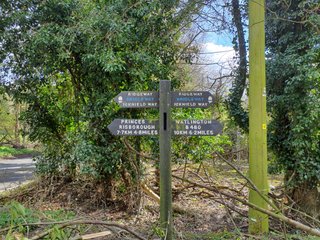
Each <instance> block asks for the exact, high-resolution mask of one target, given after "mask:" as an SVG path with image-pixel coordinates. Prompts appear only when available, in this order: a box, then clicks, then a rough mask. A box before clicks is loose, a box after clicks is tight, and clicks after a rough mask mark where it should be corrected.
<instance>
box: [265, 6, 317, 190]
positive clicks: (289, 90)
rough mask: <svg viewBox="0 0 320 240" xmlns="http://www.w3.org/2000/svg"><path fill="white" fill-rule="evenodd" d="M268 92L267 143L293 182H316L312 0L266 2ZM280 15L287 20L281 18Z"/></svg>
mask: <svg viewBox="0 0 320 240" xmlns="http://www.w3.org/2000/svg"><path fill="white" fill-rule="evenodd" d="M268 5H269V8H270V9H272V11H275V13H277V14H278V16H279V18H274V17H273V14H271V13H270V14H269V15H270V16H269V17H268V22H267V48H268V61H267V64H268V65H267V80H268V86H267V92H268V100H269V101H268V109H269V112H270V115H271V117H272V121H271V122H270V126H269V144H270V147H271V149H272V150H273V151H274V153H275V155H276V160H277V163H278V165H279V166H281V167H282V168H283V169H284V170H285V171H286V173H289V174H290V173H291V174H292V173H293V172H294V173H295V179H294V180H295V182H294V183H295V184H297V183H301V182H309V183H310V184H311V185H313V186H316V184H317V182H319V180H320V145H319V144H320V128H319V122H320V70H319V69H320V48H319V42H320V35H319V34H315V31H316V28H319V26H320V25H319V21H318V20H319V16H318V14H317V13H316V12H314V11H313V10H314V7H315V6H316V1H295V2H292V4H291V5H290V6H285V5H284V4H283V2H281V1H269V3H268ZM280 18H283V19H291V20H290V21H283V20H281V19H280Z"/></svg>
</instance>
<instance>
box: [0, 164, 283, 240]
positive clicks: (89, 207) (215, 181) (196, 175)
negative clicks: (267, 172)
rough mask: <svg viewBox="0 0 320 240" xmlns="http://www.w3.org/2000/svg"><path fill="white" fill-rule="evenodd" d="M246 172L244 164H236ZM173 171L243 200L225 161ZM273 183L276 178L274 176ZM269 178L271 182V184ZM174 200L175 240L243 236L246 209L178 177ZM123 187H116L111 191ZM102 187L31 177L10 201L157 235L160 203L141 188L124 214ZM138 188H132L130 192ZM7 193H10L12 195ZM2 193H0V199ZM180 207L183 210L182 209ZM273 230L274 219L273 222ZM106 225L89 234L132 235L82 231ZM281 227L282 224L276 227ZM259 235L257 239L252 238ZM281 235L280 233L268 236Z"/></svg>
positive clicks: (243, 190) (147, 180)
mask: <svg viewBox="0 0 320 240" xmlns="http://www.w3.org/2000/svg"><path fill="white" fill-rule="evenodd" d="M236 164H237V165H238V167H239V168H241V171H242V172H244V173H246V170H247V166H246V163H245V162H243V163H236ZM148 172H149V173H148V174H146V175H144V180H143V182H144V184H146V185H147V186H148V187H149V188H150V189H152V191H153V192H155V193H157V192H158V190H159V189H158V187H157V184H156V182H155V179H156V178H155V176H154V172H155V171H154V170H152V169H148ZM173 174H174V175H177V176H180V177H184V178H186V179H189V180H192V181H195V182H199V183H203V184H207V185H209V186H215V187H216V188H218V189H221V191H227V192H228V193H230V194H233V195H236V196H238V197H241V198H243V199H247V196H248V190H247V187H246V184H245V180H244V179H243V178H241V177H240V176H239V175H238V174H237V173H236V171H235V170H234V169H232V168H231V167H229V166H227V165H225V164H222V163H220V164H217V163H211V162H207V163H204V164H202V165H201V166H199V165H198V164H190V165H174V167H173ZM274 182H276V183H277V182H280V181H277V180H274ZM274 182H273V183H274ZM172 185H173V204H174V205H176V206H178V208H179V209H180V210H181V209H182V211H179V212H180V213H176V212H175V213H174V219H173V221H174V232H175V239H177V240H180V239H181V240H182V239H186V240H187V239H190V240H191V239H194V240H195V239H199V240H201V239H204V240H205V239H248V238H249V237H250V235H249V234H248V233H247V229H248V219H247V211H248V208H247V207H246V206H244V205H242V204H240V203H238V202H236V201H235V200H232V199H226V198H224V197H223V196H222V195H219V194H216V193H215V194H212V193H211V194H210V193H209V192H208V191H207V190H205V189H200V188H197V187H194V186H193V185H191V184H188V183H186V182H184V181H182V180H178V179H176V178H173V184H172ZM121 188H123V186H118V189H115V190H116V191H119V189H121ZM102 189H103V186H99V185H93V184H91V183H89V182H86V181H85V180H78V181H76V182H69V183H66V182H63V181H59V180H57V179H49V180H47V181H46V182H44V181H38V182H37V181H36V182H35V183H33V184H31V185H29V186H28V187H26V188H24V190H23V191H20V192H18V193H16V195H15V200H17V201H19V202H22V203H23V204H25V205H26V206H28V207H32V208H36V209H39V210H48V209H50V210H55V209H65V210H71V211H73V212H75V213H76V217H77V218H81V219H86V220H89V219H90V220H103V221H110V222H116V223H119V224H123V225H126V226H128V227H130V228H131V229H132V230H134V231H136V232H137V233H139V234H141V235H142V236H144V237H146V238H147V239H160V238H159V234H161V232H159V229H160V228H159V225H158V221H159V204H158V203H157V202H156V201H155V199H153V198H151V197H150V195H148V194H146V193H145V192H142V194H141V201H140V204H139V206H137V205H136V206H133V208H132V209H134V211H132V212H131V213H128V209H127V204H126V202H125V201H124V200H123V199H125V198H126V197H125V196H124V197H123V198H122V199H119V198H118V199H116V198H114V199H107V198H106V197H105V195H104V193H103V191H102ZM136 193H137V192H132V194H131V197H132V196H133V198H134V194H136ZM120 195H121V194H120ZM11 197H12V196H11ZM7 200H8V199H6V197H0V202H5V201H7ZM181 212H183V213H181ZM272 225H273V227H274V229H276V231H279V228H278V227H277V226H278V225H279V224H278V223H277V222H274V224H272ZM106 230H111V232H112V233H113V234H111V235H110V236H104V237H101V238H94V239H109V240H114V239H123V240H125V239H135V238H133V237H132V235H130V234H128V233H127V232H126V231H124V230H121V229H117V228H114V227H111V228H110V227H108V228H106V227H104V226H94V227H92V228H88V230H87V232H86V233H92V232H103V231H106ZM280 230H281V229H280ZM257 239H262V238H257ZM267 239H282V238H280V237H279V238H278V237H275V238H271V237H269V238H267Z"/></svg>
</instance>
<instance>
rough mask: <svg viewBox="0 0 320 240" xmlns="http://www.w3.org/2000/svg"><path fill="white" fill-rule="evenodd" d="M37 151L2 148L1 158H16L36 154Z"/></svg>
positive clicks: (0, 151) (0, 150) (0, 148)
mask: <svg viewBox="0 0 320 240" xmlns="http://www.w3.org/2000/svg"><path fill="white" fill-rule="evenodd" d="M34 153H35V151H34V150H33V149H28V148H23V149H15V148H13V147H6V146H1V147H0V158H4V157H14V156H17V155H24V154H34Z"/></svg>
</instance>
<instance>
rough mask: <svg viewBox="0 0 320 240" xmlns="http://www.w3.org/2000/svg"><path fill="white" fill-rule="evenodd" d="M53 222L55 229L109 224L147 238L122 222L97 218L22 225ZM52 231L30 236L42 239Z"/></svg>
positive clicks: (45, 223)
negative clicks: (96, 219) (97, 219)
mask: <svg viewBox="0 0 320 240" xmlns="http://www.w3.org/2000/svg"><path fill="white" fill-rule="evenodd" d="M52 224H58V225H56V227H55V229H63V228H66V227H69V226H73V225H84V224H85V225H89V224H90V225H104V226H108V227H116V228H120V229H122V230H125V231H127V232H128V233H130V234H131V235H133V236H134V237H136V238H137V239H139V240H147V239H146V238H144V237H142V236H141V235H140V234H138V233H137V232H135V231H133V230H132V229H130V228H129V227H127V226H125V225H122V224H119V223H115V222H105V221H95V220H73V221H63V222H40V223H24V224H22V225H23V226H40V225H52ZM52 231H53V228H50V229H49V230H46V231H44V232H40V233H38V234H37V235H35V236H33V237H32V238H30V240H38V239H41V238H43V237H45V236H47V235H49V234H50V233H51V232H52Z"/></svg>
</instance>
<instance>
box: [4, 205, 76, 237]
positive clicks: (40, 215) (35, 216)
mask: <svg viewBox="0 0 320 240" xmlns="http://www.w3.org/2000/svg"><path fill="white" fill-rule="evenodd" d="M75 216H76V214H75V213H74V212H72V211H66V210H63V209H60V210H44V211H43V210H42V211H40V210H34V209H31V208H27V207H25V206H23V205H22V204H20V203H18V202H16V201H12V202H10V203H7V204H6V205H4V206H3V207H2V208H0V229H2V230H5V231H2V234H3V233H4V234H6V239H16V238H12V236H13V235H14V234H17V233H18V234H19V235H21V236H23V235H24V234H27V235H29V231H30V230H31V231H33V230H36V229H38V227H41V225H39V226H38V227H37V225H33V226H31V227H27V226H26V225H24V224H25V223H39V222H47V223H48V222H56V221H65V220H72V219H74V218H75ZM52 226H53V225H51V224H48V225H47V227H48V228H51V227H52ZM43 230H44V229H43V228H42V231H43ZM0 232H1V230H0ZM56 234H59V235H61V234H65V232H64V231H59V232H58V233H56ZM19 239H20V238H19ZM22 239H25V238H22ZM45 239H68V238H57V237H50V234H49V236H48V238H45Z"/></svg>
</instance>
